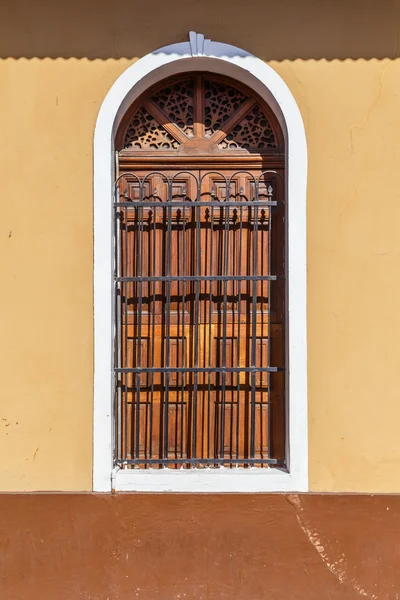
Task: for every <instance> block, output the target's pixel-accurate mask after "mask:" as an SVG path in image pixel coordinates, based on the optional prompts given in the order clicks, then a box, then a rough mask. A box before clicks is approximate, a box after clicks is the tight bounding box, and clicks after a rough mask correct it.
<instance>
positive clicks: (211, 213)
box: [207, 206, 216, 458]
mask: <svg viewBox="0 0 400 600" xmlns="http://www.w3.org/2000/svg"><path fill="white" fill-rule="evenodd" d="M210 209H211V210H210V267H209V268H210V272H209V275H210V277H212V275H213V259H214V255H213V244H214V206H211V207H210ZM208 283H209V286H210V287H209V290H210V293H209V306H208V365H207V366H208V367H211V361H212V343H213V340H212V312H213V311H212V306H213V293H212V290H213V282H212V280H211V279H210V281H209V282H208ZM207 395H208V397H207V404H208V406H207V409H208V410H207V458H211V457H210V437H211V371H210V372H209V373H208V391H207ZM214 404H215V403H214ZM214 409H215V407H214ZM214 422H215V415H214ZM215 450H216V449H215V448H214V454H215Z"/></svg>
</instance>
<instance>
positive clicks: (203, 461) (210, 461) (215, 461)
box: [118, 458, 283, 466]
mask: <svg viewBox="0 0 400 600" xmlns="http://www.w3.org/2000/svg"><path fill="white" fill-rule="evenodd" d="M118 464H120V465H186V464H188V465H195V464H198V465H211V466H212V465H224V464H228V465H236V464H237V465H249V466H251V465H254V464H257V465H258V464H265V465H279V464H283V463H282V461H280V460H278V459H275V458H271V459H270V458H253V459H250V458H239V459H236V458H184V459H183V460H181V459H180V458H153V459H145V458H143V459H137V460H136V459H133V460H129V459H127V460H121V461H118Z"/></svg>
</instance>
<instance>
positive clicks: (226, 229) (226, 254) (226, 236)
mask: <svg viewBox="0 0 400 600" xmlns="http://www.w3.org/2000/svg"><path fill="white" fill-rule="evenodd" d="M230 183H231V180H230V179H229V180H228V182H227V189H226V201H227V202H229V199H230ZM229 210H230V207H229V204H228V205H227V206H225V211H224V215H225V224H224V244H223V248H224V249H223V256H224V268H223V275H224V276H225V277H227V276H228V264H229V262H228V259H229V216H230V215H229ZM227 294H228V281H227V280H226V279H225V281H224V302H223V307H222V367H223V371H222V406H221V409H222V417H221V429H220V440H221V448H220V458H224V446H225V412H226V341H227V340H226V331H227Z"/></svg>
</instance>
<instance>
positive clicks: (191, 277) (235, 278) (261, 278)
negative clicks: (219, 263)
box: [115, 275, 283, 282]
mask: <svg viewBox="0 0 400 600" xmlns="http://www.w3.org/2000/svg"><path fill="white" fill-rule="evenodd" d="M277 279H283V277H279V276H278V275H271V276H269V275H213V276H211V275H199V276H197V275H176V276H173V275H163V276H160V277H150V276H149V277H147V276H146V277H116V279H115V281H116V282H119V281H123V282H125V281H127V282H142V281H143V282H147V281H167V282H168V281H268V280H271V281H276V280H277Z"/></svg>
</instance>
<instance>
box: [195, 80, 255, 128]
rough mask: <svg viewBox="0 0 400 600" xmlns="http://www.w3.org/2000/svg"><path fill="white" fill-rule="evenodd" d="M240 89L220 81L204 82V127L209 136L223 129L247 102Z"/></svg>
mask: <svg viewBox="0 0 400 600" xmlns="http://www.w3.org/2000/svg"><path fill="white" fill-rule="evenodd" d="M246 99H247V98H246V96H245V95H244V94H243V92H241V91H240V90H238V89H235V88H234V87H232V86H230V85H227V84H225V83H220V82H218V81H210V80H207V79H206V80H205V82H204V127H205V133H206V136H207V137H211V136H212V135H213V134H214V133H215V132H216V131H218V130H220V129H222V127H223V125H224V123H225V122H226V121H227V120H228V119H229V117H231V116H232V114H233V113H234V112H235V111H237V110H238V108H240V106H241V105H242V104H243V103H244V102H245V100H246Z"/></svg>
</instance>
